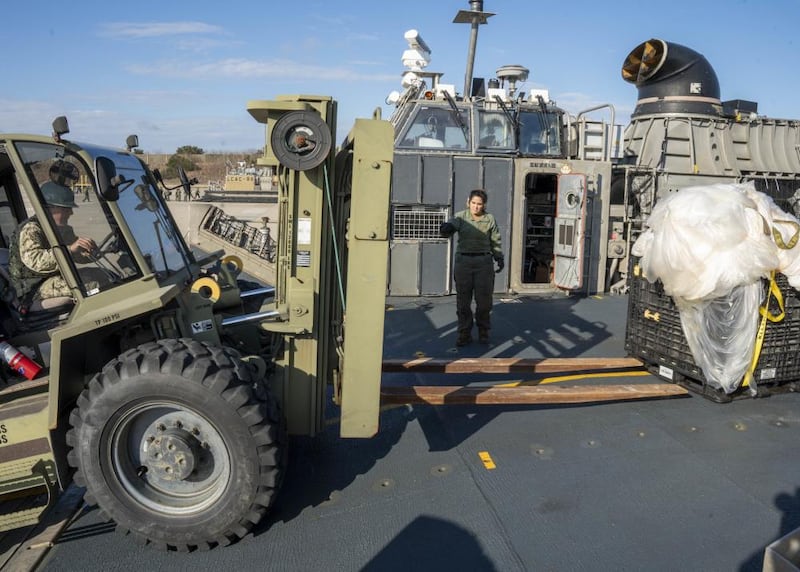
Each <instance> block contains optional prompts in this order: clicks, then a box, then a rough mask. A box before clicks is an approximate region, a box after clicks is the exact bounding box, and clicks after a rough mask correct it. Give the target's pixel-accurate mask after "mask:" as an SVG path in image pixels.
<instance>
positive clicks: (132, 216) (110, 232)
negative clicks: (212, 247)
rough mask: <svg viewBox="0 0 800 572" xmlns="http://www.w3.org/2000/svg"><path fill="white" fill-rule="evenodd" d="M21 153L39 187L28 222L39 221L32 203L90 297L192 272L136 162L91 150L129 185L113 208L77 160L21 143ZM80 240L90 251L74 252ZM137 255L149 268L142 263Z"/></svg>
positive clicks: (42, 145) (29, 201)
mask: <svg viewBox="0 0 800 572" xmlns="http://www.w3.org/2000/svg"><path fill="white" fill-rule="evenodd" d="M16 149H17V152H18V153H19V155H20V158H21V159H22V161H23V163H24V165H25V171H26V174H27V176H28V180H29V181H31V185H30V186H31V187H33V188H32V189H31V190H32V191H33V195H28V196H25V195H24V194H23V200H24V203H25V210H26V216H28V217H31V216H32V215H34V214H35V211H34V209H33V207H32V206H31V204H32V202H33V201H34V200H36V201H37V202H41V204H42V205H43V207H44V208H43V211H44V217H45V219H44V220H43V221H40V224H41V225H42V226H47V227H49V228H50V229H52V232H53V234H54V235H55V243H56V244H58V245H60V246H61V247H62V248H61V250H62V252H64V254H65V255H67V257H68V258H69V260H70V262H71V265H72V266H73V267H74V269H75V270H76V272H75V275H76V276H77V279H78V283H79V284H80V286H81V290H82V292H83V294H84V295H85V296H92V295H94V294H97V293H98V292H102V291H105V290H108V289H110V288H113V287H115V286H117V285H119V284H123V283H125V282H128V281H130V280H134V279H137V278H140V277H142V276H144V275H146V274H151V273H153V274H156V275H158V276H159V277H164V276H167V275H170V274H173V273H175V272H177V271H179V270H182V269H184V268H186V263H187V257H188V254H187V253H186V251H185V247H184V245H183V242H182V241H181V240H180V237H178V236H177V233H176V232H175V229H174V226H173V224H172V223H171V219H170V218H169V216H168V215H167V213H166V207H165V206H164V204H163V201H162V200H161V198H160V196H159V195H158V193H157V192H156V191H155V189H154V187H153V185H152V182H151V180H150V177H149V176H148V173H147V171H146V169H145V167H144V166H143V164H142V163H141V162H140V161H139V160H138V159H136V158H135V157H133V156H132V155H129V154H126V153H116V152H109V151H108V150H105V149H103V150H100V149H85V150H87V151H88V152H89V154H90V155H92V156H93V157H94V159H95V161H96V160H97V158H98V157H109V156H110V158H111V160H112V161H113V162H114V166H115V168H116V172H117V175H121V176H123V177H124V181H125V182H124V183H122V184H120V186H119V199H118V200H117V201H115V202H113V203H109V202H107V201H105V200H103V199H102V197H101V196H100V194H99V193H98V191H97V185H96V179H95V177H94V175H93V173H92V170H91V169H89V168H88V167H87V165H86V162H85V161H84V160H83V159H82V158H81V157H79V156H78V155H77V154H72V153H70V152H69V151H66V150H65V149H64V147H62V146H59V145H52V144H47V143H38V142H19V143H17V144H16ZM111 205H116V207H117V208H118V209H119V212H120V213H121V215H122V219H124V220H123V221H118V220H117V219H116V218H115V215H114V210H115V209H114V208H113V207H112V206H111ZM23 218H25V217H23ZM37 218H39V217H37ZM121 225H122V226H127V227H128V230H129V231H130V233H131V235H133V238H134V244H129V243H128V242H127V241H126V240H125V235H124V234H123V232H122V231H121V228H120V227H121ZM76 240H79V241H80V242H81V244H82V245H84V247H83V248H81V249H70V248H69V246H70V245H71V244H73V243H74V242H75V241H76ZM49 241H50V242H52V241H53V239H49ZM137 248H138V250H140V252H141V258H140V260H141V259H143V260H144V261H145V265H146V267H145V268H140V267H139V265H138V264H137V262H136V261H137V257H136V256H135V255H134V252H135V249H137Z"/></svg>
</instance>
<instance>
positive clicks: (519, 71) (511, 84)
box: [495, 65, 530, 99]
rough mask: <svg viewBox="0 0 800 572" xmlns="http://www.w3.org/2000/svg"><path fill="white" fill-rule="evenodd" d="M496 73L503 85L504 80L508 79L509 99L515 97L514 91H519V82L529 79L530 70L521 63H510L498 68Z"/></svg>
mask: <svg viewBox="0 0 800 572" xmlns="http://www.w3.org/2000/svg"><path fill="white" fill-rule="evenodd" d="M495 73H496V74H497V79H499V80H500V83H501V85H502V82H503V81H508V97H509V99H514V93H516V91H517V82H518V81H525V80H526V79H528V73H530V70H528V68H526V67H523V66H519V65H509V66H503V67H501V68H498V69H497V71H496V72H495Z"/></svg>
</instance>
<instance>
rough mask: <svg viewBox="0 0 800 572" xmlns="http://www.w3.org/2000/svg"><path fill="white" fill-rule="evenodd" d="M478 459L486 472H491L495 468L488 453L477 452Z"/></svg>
mask: <svg viewBox="0 0 800 572" xmlns="http://www.w3.org/2000/svg"><path fill="white" fill-rule="evenodd" d="M478 457H480V459H481V461H482V462H483V466H484V467H486V469H487V470H489V471H491V470H492V469H496V468H497V465H495V464H494V461H492V456H491V455H490V454H489V451H478Z"/></svg>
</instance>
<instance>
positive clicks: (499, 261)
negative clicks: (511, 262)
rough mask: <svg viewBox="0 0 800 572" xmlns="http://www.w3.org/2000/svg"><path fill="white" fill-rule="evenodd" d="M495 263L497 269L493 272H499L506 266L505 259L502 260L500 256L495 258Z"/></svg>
mask: <svg viewBox="0 0 800 572" xmlns="http://www.w3.org/2000/svg"><path fill="white" fill-rule="evenodd" d="M495 263H496V264H497V270H495V271H494V273H495V274H500V273H501V272H502V271H503V268H505V267H506V263H505V260H503V259H502V258H497V259H496V260H495Z"/></svg>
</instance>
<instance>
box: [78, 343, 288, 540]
mask: <svg viewBox="0 0 800 572" xmlns="http://www.w3.org/2000/svg"><path fill="white" fill-rule="evenodd" d="M250 377H251V376H250V373H249V370H248V369H247V366H246V365H245V364H244V363H243V362H242V361H241V360H239V359H238V358H237V357H235V353H232V352H230V351H229V350H225V349H223V348H219V347H215V346H212V345H208V344H205V343H201V342H198V341H195V340H191V339H179V340H174V339H173V340H161V341H157V342H151V343H147V344H143V345H141V346H139V347H138V348H135V349H132V350H129V351H127V352H125V353H124V354H122V355H121V356H119V357H118V358H116V359H114V360H112V361H111V362H109V363H108V364H107V365H106V366H105V367H104V368H103V370H102V372H100V373H99V374H97V375H96V376H95V377H94V378H93V379H92V380H91V381H90V382H89V384H88V386H87V387H86V389H85V390H84V391H83V393H82V394H81V395H80V397H79V398H78V402H77V405H76V407H75V408H74V410H73V411H72V413H71V415H70V425H71V429H70V430H69V432H68V434H67V445H69V446H70V447H71V448H72V449H71V451H70V452H69V454H68V459H69V463H70V465H71V466H72V467H74V468H75V469H76V473H75V477H74V480H75V483H76V484H77V485H79V486H83V487H86V494H85V500H86V502H87V503H88V504H90V505H94V504H96V505H98V507H99V508H100V510H101V515H102V516H103V517H104V519H105V520H107V521H110V520H113V521H115V522H116V525H117V530H118V531H119V532H121V533H123V534H131V535H133V537H134V539H135V540H136V541H137V542H138V543H140V544H151V545H153V546H155V547H157V548H161V549H164V550H179V551H191V550H195V549H210V548H213V547H214V546H217V545H227V544H230V543H231V542H235V541H236V540H238V539H240V538H242V537H243V536H244V535H245V534H247V533H248V532H249V531H250V529H251V528H252V527H253V526H254V525H255V524H257V523H258V522H259V521H260V520H261V519H262V518H263V517H264V515H265V514H266V512H267V509H268V508H269V507H270V505H271V504H272V502H273V500H274V499H275V496H276V493H277V491H278V489H279V487H280V483H281V481H282V480H283V472H284V471H285V468H286V458H287V456H286V429H285V424H284V423H282V422H281V420H280V419H279V412H278V409H277V407H276V405H275V403H274V401H273V400H272V396H271V395H270V394H269V392H268V391H258V392H257V391H256V387H255V386H254V384H253V381H252V380H251V379H250ZM258 384H259V385H261V383H260V381H259V382H258Z"/></svg>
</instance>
